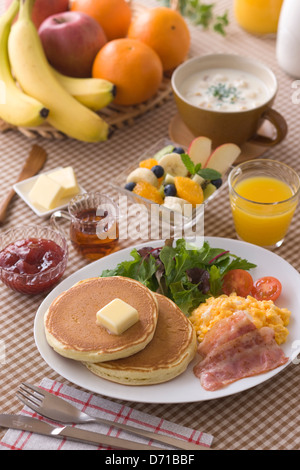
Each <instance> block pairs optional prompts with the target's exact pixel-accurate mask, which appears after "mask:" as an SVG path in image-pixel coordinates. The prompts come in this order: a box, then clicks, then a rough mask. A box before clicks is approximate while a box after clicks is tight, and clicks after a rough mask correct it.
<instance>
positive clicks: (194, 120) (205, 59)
mask: <svg viewBox="0 0 300 470" xmlns="http://www.w3.org/2000/svg"><path fill="white" fill-rule="evenodd" d="M216 68H220V69H235V70H240V71H244V72H247V73H250V74H252V75H254V76H255V77H257V78H258V79H260V80H261V81H262V82H263V83H264V84H265V86H266V88H267V91H268V97H267V99H266V101H265V102H264V103H263V104H261V105H259V106H257V107H254V108H252V109H247V110H239V111H221V110H213V109H205V108H201V107H199V106H196V105H195V104H192V103H191V102H189V101H188V100H187V98H186V97H185V96H183V93H182V87H183V85H184V82H185V81H186V80H187V79H188V78H189V77H190V76H191V75H192V74H194V73H197V72H202V71H205V70H210V69H216ZM171 83H172V90H173V95H174V99H175V103H176V106H177V109H178V111H179V115H180V117H181V119H182V121H183V122H184V124H185V125H186V126H187V127H188V128H189V130H190V131H191V132H192V133H193V134H194V135H195V136H200V135H203V136H206V137H209V138H210V139H211V140H212V145H213V147H214V148H215V147H217V146H218V145H221V144H224V143H226V142H232V143H235V144H237V145H242V144H244V143H246V142H248V141H251V143H253V144H255V143H257V144H258V145H262V146H267V147H269V146H274V145H277V144H278V143H279V142H281V141H282V140H283V139H284V138H285V136H286V134H287V130H288V129H287V123H286V121H285V119H284V117H283V116H282V115H281V114H279V113H278V112H277V111H275V110H274V109H273V108H272V105H273V102H274V100H275V97H276V93H277V89H278V85H277V80H276V77H275V75H274V73H273V72H272V71H271V70H270V69H269V68H268V67H266V66H265V65H264V64H262V63H260V62H258V61H256V60H254V59H250V58H247V57H242V56H239V55H235V54H208V55H203V56H198V57H194V58H192V59H190V60H187V61H186V62H184V63H183V64H181V65H180V66H179V67H177V69H176V70H175V71H174V73H173V75H172V79H171ZM265 120H267V121H269V122H271V124H272V125H273V126H274V128H275V130H276V135H275V137H274V138H270V137H265V136H263V135H259V134H258V130H259V129H260V127H261V126H262V124H263V122H264V121H265Z"/></svg>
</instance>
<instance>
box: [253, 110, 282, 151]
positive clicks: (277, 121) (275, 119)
mask: <svg viewBox="0 0 300 470" xmlns="http://www.w3.org/2000/svg"><path fill="white" fill-rule="evenodd" d="M261 118H262V120H267V121H269V122H270V123H271V124H273V126H274V127H275V129H276V132H277V133H276V137H275V139H271V138H270V137H266V136H263V135H258V134H256V135H255V136H254V137H253V138H252V139H251V140H250V142H251V143H253V144H258V145H262V146H264V147H273V146H274V145H277V144H279V143H280V142H282V141H283V139H284V138H285V136H286V135H287V132H288V126H287V123H286V120H285V119H284V117H283V116H282V115H281V114H280V113H279V112H278V111H275V109H273V108H267V109H266V111H265V112H264V113H263V115H262V117H261Z"/></svg>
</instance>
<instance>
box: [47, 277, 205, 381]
mask: <svg viewBox="0 0 300 470" xmlns="http://www.w3.org/2000/svg"><path fill="white" fill-rule="evenodd" d="M115 298H119V299H121V300H123V301H124V302H126V303H128V304H129V305H131V306H132V307H133V308H135V309H136V310H137V311H138V314H139V320H138V321H137V322H136V323H135V324H134V325H133V326H131V327H130V328H128V329H127V330H126V331H124V332H123V333H122V334H120V335H116V334H112V333H111V332H109V331H108V330H107V329H106V328H104V327H103V326H101V325H99V324H97V323H96V313H97V311H99V310H100V309H101V308H103V307H104V306H105V305H107V304H108V303H109V302H111V301H112V300H114V299H115ZM45 333H46V338H47V341H48V343H49V345H50V346H51V347H52V348H53V349H54V350H55V351H56V352H57V353H58V354H60V355H62V356H65V357H68V358H71V359H74V360H76V361H80V362H82V363H84V364H85V365H86V367H87V368H88V369H89V370H90V371H92V372H93V373H94V374H96V375H98V376H100V377H103V378H105V379H107V380H111V381H113V382H117V383H121V384H127V385H149V384H156V383H162V382H166V381H167V380H170V379H172V378H174V377H176V376H178V375H179V374H181V373H182V372H184V371H185V370H186V368H187V366H188V364H189V363H190V362H191V361H192V359H193V358H194V356H195V354H196V334H195V331H194V328H193V326H192V324H191V323H190V321H189V320H188V319H187V318H186V317H185V315H184V314H183V313H182V312H181V310H180V309H179V308H178V307H177V306H176V305H175V304H174V303H173V302H172V301H171V300H170V299H168V298H167V297H164V296H162V295H160V294H155V293H153V292H151V291H150V290H149V289H148V288H147V287H145V286H144V285H143V284H141V283H140V282H138V281H135V280H133V279H129V278H126V277H121V276H115V277H104V278H101V277H99V278H90V279H86V280H84V281H81V282H79V283H77V284H75V285H74V286H73V287H71V288H70V289H68V290H67V291H65V292H63V293H62V294H60V295H59V296H58V297H57V298H56V299H55V300H54V301H53V302H52V304H51V305H50V307H49V309H48V310H47V312H46V315H45Z"/></svg>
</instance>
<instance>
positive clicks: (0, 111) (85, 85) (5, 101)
mask: <svg viewBox="0 0 300 470" xmlns="http://www.w3.org/2000/svg"><path fill="white" fill-rule="evenodd" d="M34 1H35V0H14V1H13V2H12V4H11V6H10V7H9V8H8V10H6V12H5V13H4V14H3V15H2V16H1V18H0V85H1V88H0V90H1V96H0V118H1V119H3V120H4V121H6V122H8V123H9V124H12V125H14V126H20V127H36V126H39V125H40V124H41V123H43V122H45V120H47V122H48V123H49V124H51V125H52V126H53V127H54V128H55V129H57V130H59V131H61V132H63V133H64V134H66V135H67V136H69V137H71V138H74V139H77V140H81V141H83V142H100V141H105V140H107V138H108V135H109V126H108V124H107V123H106V122H105V121H104V120H103V119H102V118H101V117H100V116H99V115H98V114H97V113H96V112H95V111H97V110H99V109H101V108H103V107H105V106H107V105H108V104H109V103H110V102H111V101H112V100H113V99H114V96H115V86H114V85H113V84H112V83H111V82H109V81H106V80H102V79H95V78H82V79H81V78H73V77H66V76H64V75H61V74H59V73H58V72H56V71H55V70H54V69H53V68H52V67H51V66H50V64H49V63H48V60H47V58H46V56H45V53H44V50H43V47H42V44H41V41H40V38H39V35H38V32H37V30H36V28H35V26H34V24H33V22H32V20H31V12H32V7H33V4H34ZM18 11H19V16H18V19H17V21H16V22H15V23H14V24H13V21H14V19H15V17H16V15H17V13H18Z"/></svg>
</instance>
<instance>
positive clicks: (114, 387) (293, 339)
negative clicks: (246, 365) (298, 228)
mask: <svg viewBox="0 0 300 470" xmlns="http://www.w3.org/2000/svg"><path fill="white" fill-rule="evenodd" d="M205 240H207V241H208V242H209V244H210V246H211V247H215V248H224V250H229V251H231V253H233V254H235V255H238V256H240V257H242V258H245V259H247V260H248V261H250V262H252V263H254V264H256V265H257V268H255V269H253V270H251V274H252V275H253V278H254V279H258V278H260V277H262V276H268V275H270V276H274V277H277V278H278V279H279V280H280V281H281V283H282V294H281V296H280V298H279V299H278V301H277V302H276V305H278V306H279V307H282V308H283V307H286V308H288V309H289V310H290V311H291V320H290V324H289V327H288V329H289V335H288V338H287V341H286V342H285V344H283V345H282V349H283V350H284V352H285V354H286V356H287V357H289V362H288V363H287V364H285V365H284V366H281V367H278V368H277V369H275V370H272V371H269V372H266V373H263V374H260V375H256V376H254V377H249V378H245V379H241V380H238V381H237V382H235V383H232V384H230V385H228V386H226V387H224V388H222V389H220V390H217V391H214V392H209V391H206V390H204V389H203V388H202V387H201V385H200V381H199V379H197V378H196V377H195V376H194V374H193V366H194V365H195V363H196V362H197V358H195V360H194V361H193V362H192V363H191V364H190V365H189V367H188V369H187V370H186V371H185V372H184V373H183V374H181V375H180V376H179V377H176V378H175V379H173V380H171V381H169V382H165V383H162V384H157V385H146V386H129V385H120V384H117V383H113V382H110V381H107V380H104V379H102V378H100V377H97V376H96V375H94V374H93V373H92V372H90V371H89V370H88V369H87V368H86V367H85V366H84V365H82V364H81V363H80V362H76V361H74V360H72V359H67V358H64V357H62V356H60V355H59V354H57V353H56V352H55V351H54V350H53V349H52V348H51V347H50V346H49V345H48V343H47V341H46V337H45V332H44V315H45V312H46V310H47V309H48V307H49V306H50V304H51V302H52V301H53V300H54V299H55V298H56V297H57V296H58V295H59V294H60V293H61V292H63V291H65V290H67V289H69V288H70V287H71V286H72V285H74V284H75V283H76V282H78V281H80V280H83V279H87V278H90V277H93V276H100V275H101V273H102V271H103V270H104V269H112V268H114V267H115V266H116V265H117V264H118V263H120V262H122V261H124V260H128V259H130V258H131V257H130V252H131V250H132V249H133V247H131V248H126V249H124V250H121V251H119V252H116V253H113V254H111V255H109V256H107V257H105V258H102V259H100V260H98V261H95V262H93V263H91V264H89V265H88V266H85V267H84V268H82V269H80V270H79V271H77V272H76V273H74V274H72V275H71V276H69V277H68V278H67V279H65V280H64V281H62V282H61V283H60V284H59V285H58V286H57V287H55V288H54V289H53V290H52V291H51V292H50V294H48V296H47V297H46V298H45V300H44V301H43V302H42V304H41V305H40V307H39V309H38V311H37V314H36V317H35V322H34V337H35V342H36V346H37V348H38V350H39V352H40V354H41V356H42V357H43V359H44V360H45V361H46V363H47V364H48V365H49V366H50V367H51V368H52V369H54V370H55V371H56V372H57V373H58V374H60V375H61V376H62V377H64V378H65V379H67V380H69V381H70V382H73V383H74V384H76V385H78V386H80V387H82V388H84V389H87V390H89V391H91V392H93V393H98V394H101V395H105V396H107V397H111V398H116V399H120V400H129V401H135V402H143V403H189V402H198V401H204V400H212V399H215V398H220V397H226V396H228V395H232V394H235V393H238V392H242V391H243V390H247V389H249V388H252V387H254V386H256V385H259V384H261V383H263V382H265V381H266V380H269V379H270V378H271V377H273V376H275V375H276V374H278V373H279V372H280V371H281V370H282V369H283V368H284V367H286V366H287V365H288V364H289V363H290V362H291V360H292V359H293V358H295V357H296V355H297V351H296V345H298V343H299V339H300V315H299V310H300V289H299V285H300V274H299V273H298V271H296V270H295V269H294V268H293V267H292V266H291V265H290V264H289V263H287V262H286V261H285V260H284V259H282V258H280V257H279V256H278V255H276V254H274V253H273V252H271V251H268V250H265V249H263V248H260V247H257V246H255V245H251V244H248V243H244V242H241V241H238V240H230V239H226V238H218V237H205ZM162 243H163V242H161V241H155V242H153V243H149V242H148V243H146V244H142V245H138V246H137V248H139V247H141V246H149V245H151V246H153V247H158V246H162ZM298 349H299V345H298ZM298 352H299V351H298Z"/></svg>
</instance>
